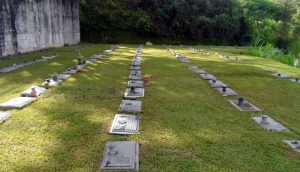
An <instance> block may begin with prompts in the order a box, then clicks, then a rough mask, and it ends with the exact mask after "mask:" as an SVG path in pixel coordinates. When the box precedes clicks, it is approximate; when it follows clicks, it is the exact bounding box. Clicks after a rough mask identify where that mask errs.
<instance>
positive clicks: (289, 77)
mask: <svg viewBox="0 0 300 172" xmlns="http://www.w3.org/2000/svg"><path fill="white" fill-rule="evenodd" d="M191 49H192V50H194V51H200V52H202V53H203V54H204V55H210V54H213V53H211V52H208V51H204V50H201V49H199V48H191ZM214 54H215V55H216V56H217V57H219V58H222V59H225V60H233V61H241V59H240V58H237V57H230V56H227V55H223V54H219V53H216V52H215V53H214ZM272 76H273V77H275V78H278V79H289V80H290V81H292V82H294V83H296V84H300V79H299V78H297V77H292V76H289V75H287V74H283V73H274V74H272Z"/></svg>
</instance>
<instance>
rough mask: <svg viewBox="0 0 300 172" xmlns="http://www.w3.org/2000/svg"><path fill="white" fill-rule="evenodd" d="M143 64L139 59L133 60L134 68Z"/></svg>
mask: <svg viewBox="0 0 300 172" xmlns="http://www.w3.org/2000/svg"><path fill="white" fill-rule="evenodd" d="M141 64H142V62H141V60H138V59H133V61H132V66H141Z"/></svg>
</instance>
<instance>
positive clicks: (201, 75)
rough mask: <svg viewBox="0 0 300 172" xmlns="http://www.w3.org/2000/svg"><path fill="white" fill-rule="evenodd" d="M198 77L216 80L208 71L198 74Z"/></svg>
mask: <svg viewBox="0 0 300 172" xmlns="http://www.w3.org/2000/svg"><path fill="white" fill-rule="evenodd" d="M200 77H201V78H203V79H205V80H217V78H216V77H215V76H213V75H210V74H208V73H206V74H200Z"/></svg>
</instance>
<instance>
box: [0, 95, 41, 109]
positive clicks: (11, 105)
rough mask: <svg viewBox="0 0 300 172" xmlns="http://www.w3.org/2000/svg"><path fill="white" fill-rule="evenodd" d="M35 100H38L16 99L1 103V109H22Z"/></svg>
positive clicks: (28, 98) (29, 98) (30, 98)
mask: <svg viewBox="0 0 300 172" xmlns="http://www.w3.org/2000/svg"><path fill="white" fill-rule="evenodd" d="M35 100H36V98H34V97H16V98H13V99H11V100H9V101H7V102H4V103H1V104H0V109H3V110H10V109H21V108H23V107H25V106H27V105H28V104H30V103H32V102H33V101H35Z"/></svg>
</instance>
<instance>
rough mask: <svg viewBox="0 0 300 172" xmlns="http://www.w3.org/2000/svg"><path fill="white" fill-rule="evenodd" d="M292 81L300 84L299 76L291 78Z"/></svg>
mask: <svg viewBox="0 0 300 172" xmlns="http://www.w3.org/2000/svg"><path fill="white" fill-rule="evenodd" d="M290 81H292V82H295V83H297V84H300V80H299V78H294V79H290Z"/></svg>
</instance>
